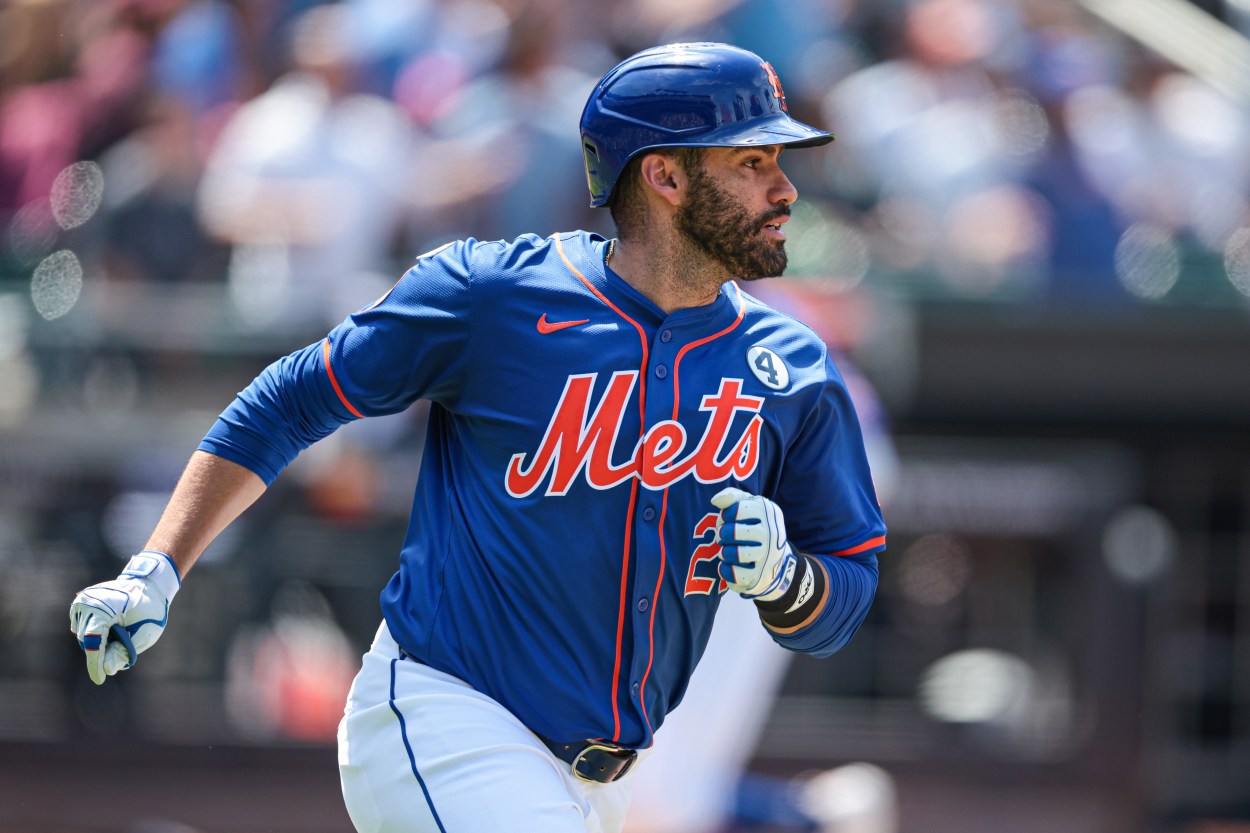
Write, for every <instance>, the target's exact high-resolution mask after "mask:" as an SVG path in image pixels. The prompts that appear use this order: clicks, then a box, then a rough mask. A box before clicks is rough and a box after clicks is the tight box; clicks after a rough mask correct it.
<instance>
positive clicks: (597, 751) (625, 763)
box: [573, 743, 638, 784]
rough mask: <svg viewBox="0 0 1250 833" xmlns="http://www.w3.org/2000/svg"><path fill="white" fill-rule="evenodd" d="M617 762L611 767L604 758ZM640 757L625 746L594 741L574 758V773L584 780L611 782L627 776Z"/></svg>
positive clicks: (602, 782)
mask: <svg viewBox="0 0 1250 833" xmlns="http://www.w3.org/2000/svg"><path fill="white" fill-rule="evenodd" d="M605 757H606V758H610V759H612V760H613V761H615V762H617V763H616V766H615V767H613V768H609V766H607V765H605V764H607V762H606V761H605V760H604V758H605ZM592 759H593V760H592ZM637 759H638V753H637V752H636V751H634V750H633V749H628V748H626V747H624V746H617V745H616V744H608V743H592V744H589V745H588V746H587V747H586V748H585V749H583V750H582V751H581V752H579V753H578V755H577V757H576V758H574V759H573V775H574V777H576V778H579V779H581V780H582V781H590V782H593V783H597V784H611V783H612V782H613V781H617V780H619V779H621V778H623V777H624V776H625V773H627V772H629V770H630V768H631V767H633V765H634V761H636V760H637Z"/></svg>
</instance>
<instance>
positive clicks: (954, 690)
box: [920, 648, 1034, 723]
mask: <svg viewBox="0 0 1250 833" xmlns="http://www.w3.org/2000/svg"><path fill="white" fill-rule="evenodd" d="M1033 678H1034V673H1033V669H1032V668H1031V667H1030V666H1029V664H1028V663H1027V662H1025V661H1024V660H1022V659H1020V658H1019V657H1017V656H1015V655H1014V654H1009V653H1007V652H1005V651H997V650H992V649H988V648H972V649H968V650H963V651H956V652H955V653H953V654H948V655H947V656H945V657H942V658H941V659H939V660H938V661H937V662H935V663H933V665H931V666H929V668H928V670H926V671H925V673H924V676H923V677H922V679H921V682H920V699H921V702H922V704H923V705H924V708H925V711H926V712H928V713H929V714H930V715H932V716H933V717H935V718H937V719H938V720H941V721H944V722H947V723H988V722H992V721H996V720H1001V719H1003V718H1005V717H1006V716H1007V715H1008V714H1009V713H1010V711H1011V710H1012V708H1013V707H1014V706H1016V705H1023V703H1024V702H1025V701H1026V699H1027V696H1028V694H1029V692H1030V690H1031V689H1032V687H1033Z"/></svg>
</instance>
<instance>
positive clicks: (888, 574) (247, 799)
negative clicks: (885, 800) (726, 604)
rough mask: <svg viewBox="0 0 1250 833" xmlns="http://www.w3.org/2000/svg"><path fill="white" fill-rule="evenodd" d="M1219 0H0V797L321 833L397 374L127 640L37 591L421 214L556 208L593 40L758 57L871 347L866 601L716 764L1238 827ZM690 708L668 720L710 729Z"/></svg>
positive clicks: (106, 566) (56, 583) (404, 469)
mask: <svg viewBox="0 0 1250 833" xmlns="http://www.w3.org/2000/svg"><path fill="white" fill-rule="evenodd" d="M1248 33H1250V4H1248V3H1247V2H1246V0H1207V1H1206V2H1202V3H1199V4H1191V3H1185V2H1181V0H1082V2H1076V1H1075V0H888V2H887V1H886V0H877V2H868V0H740V2H735V0H691V1H690V2H684V3H680V4H674V3H669V2H666V0H613V2H600V3H593V4H592V3H576V2H571V0H570V1H566V0H411V2H403V3H401V2H389V0H344V2H341V3H335V4H320V3H315V2H312V1H311V0H235V1H234V2H226V0H96V2H88V1H87V0H10V1H9V2H8V3H6V4H5V5H4V6H3V7H0V658H2V659H0V830H3V831H6V833H9V832H10V831H12V832H13V833H16V831H29V832H30V833H36V832H37V831H113V830H117V831H135V833H138V831H145V833H155V832H156V831H171V833H172V832H173V831H194V830H201V831H205V832H206V833H211V832H213V831H221V832H222V833H229V832H232V831H240V832H242V831H261V830H266V831H307V833H320V831H327V833H328V831H343V830H348V829H349V825H348V823H347V821H346V817H345V814H344V813H343V811H342V809H341V804H340V799H339V794H338V787H337V773H336V771H335V765H334V752H333V746H332V737H333V729H334V725H335V723H336V721H337V719H338V716H339V713H340V709H341V705H342V696H343V692H344V691H345V689H346V686H347V684H348V682H349V681H350V678H351V675H352V674H353V673H354V671H355V667H356V662H357V656H358V654H359V653H360V652H361V651H362V650H363V649H364V648H365V647H366V645H367V642H368V639H369V637H370V636H371V634H372V631H373V629H374V628H375V626H376V623H377V608H376V593H377V590H378V589H379V588H380V587H381V585H382V583H383V582H384V581H385V579H386V578H387V577H388V576H389V575H390V573H391V572H392V570H393V568H394V553H395V550H396V546H397V544H398V542H399V541H400V539H401V536H402V533H403V525H404V523H405V519H406V514H407V500H408V495H409V494H410V489H411V483H412V480H413V478H414V477H415V470H416V465H417V462H418V460H419V456H420V447H421V445H420V443H421V435H422V426H423V423H422V417H423V414H422V412H421V411H420V410H419V409H418V410H416V411H414V412H411V413H409V414H405V415H402V416H400V417H395V418H389V419H386V420H378V421H375V422H370V423H366V424H360V425H354V426H350V427H349V428H348V429H345V430H344V431H342V432H340V433H339V434H337V435H335V436H334V437H333V438H332V439H330V440H328V441H326V442H324V443H322V444H320V445H319V446H317V447H316V448H314V449H313V450H311V451H310V452H309V453H307V454H306V455H304V456H303V457H302V458H301V459H300V460H299V461H297V463H296V464H295V465H294V466H293V467H292V468H291V470H290V471H289V472H288V473H287V474H286V475H284V477H283V478H282V479H280V480H279V482H278V484H277V485H276V486H275V487H274V488H273V489H272V490H271V491H270V493H269V494H268V495H267V496H266V497H265V498H264V499H263V500H262V501H261V503H260V504H258V505H257V507H256V508H255V509H254V510H253V511H252V512H251V513H250V514H249V515H248V516H246V517H245V519H244V520H243V521H241V522H240V523H239V524H238V525H237V526H236V527H235V528H233V529H232V530H231V531H230V532H229V533H228V534H227V535H225V536H224V537H223V538H222V539H221V540H219V541H218V542H217V543H216V544H215V545H214V546H213V548H212V549H211V550H210V551H209V553H208V554H207V555H206V556H205V558H204V559H203V560H202V561H201V563H200V566H199V567H197V569H196V572H195V576H194V580H193V581H191V582H189V583H188V584H187V586H186V588H185V589H184V590H183V591H182V593H181V594H180V597H179V602H178V605H177V608H176V611H177V612H176V615H175V616H174V617H173V619H172V623H171V626H170V627H169V629H168V630H167V632H166V634H165V636H164V637H163V640H162V642H161V645H160V648H159V650H156V651H154V652H152V653H151V654H148V655H145V657H144V659H143V661H142V662H141V663H140V664H139V666H138V667H137V668H136V669H135V670H134V671H132V672H130V673H128V674H125V675H122V676H121V677H118V678H115V679H113V680H112V681H110V682H109V683H108V684H107V685H105V686H103V687H99V688H97V687H95V686H92V685H91V684H90V682H89V680H88V679H87V676H86V674H85V672H84V670H83V668H82V661H81V656H80V654H79V652H78V649H77V647H76V646H75V644H74V642H73V639H72V638H71V637H70V634H69V633H68V631H67V625H66V610H67V606H68V603H69V600H70V598H71V596H72V594H73V592H74V591H75V590H76V589H78V588H79V587H81V586H84V585H86V584H89V583H91V582H92V581H95V580H99V579H102V578H105V577H108V576H111V575H113V574H115V572H116V570H117V569H118V567H119V566H120V565H121V564H122V563H123V561H124V559H125V558H127V557H128V556H129V554H130V553H132V552H133V551H135V550H136V549H137V548H139V547H141V546H142V544H143V541H144V538H145V537H146V534H147V532H148V531H149V530H150V528H151V525H152V523H153V522H154V520H155V517H156V515H157V513H158V512H159V511H160V508H161V506H162V505H163V501H164V498H165V496H166V495H167V493H168V491H169V489H170V488H171V486H172V483H173V481H174V479H175V478H176V476H177V474H178V472H179V471H180V469H181V467H182V465H183V463H184V462H185V459H186V457H187V455H188V454H189V452H190V450H191V449H192V448H193V447H194V444H195V443H196V442H197V441H198V439H199V438H200V437H201V436H202V434H203V433H204V431H205V430H206V429H207V428H208V426H209V425H210V424H211V421H212V419H213V417H214V416H215V414H216V413H217V411H218V410H219V409H220V408H221V407H222V406H224V405H225V404H226V403H227V402H228V401H229V398H230V397H231V396H232V395H233V393H234V392H235V391H236V390H238V389H239V388H241V387H242V386H243V385H244V384H246V383H247V381H248V380H250V378H251V377H252V375H254V373H255V372H257V371H258V370H259V369H260V368H261V367H263V366H264V365H265V364H267V363H268V362H269V361H270V360H272V359H273V358H276V357H277V356H279V355H282V354H285V353H286V352H288V351H289V350H290V349H293V348H295V347H298V346H302V345H303V344H305V343H308V342H310V341H312V340H314V339H315V338H317V337H318V336H319V335H320V334H321V333H322V332H323V331H324V330H325V328H326V327H328V326H329V325H330V324H332V323H333V322H334V321H336V320H338V318H339V317H341V316H342V315H343V314H344V313H346V312H349V311H351V310H352V309H354V308H356V307H359V306H362V305H364V304H366V303H368V302H369V301H371V300H372V299H373V298H374V297H376V296H377V295H378V294H379V293H380V292H381V291H383V290H384V289H385V287H387V286H389V284H390V283H391V282H393V280H394V279H395V278H396V277H397V276H398V275H399V274H400V273H401V272H402V270H403V269H404V268H406V264H408V263H409V262H410V261H411V259H412V257H413V256H414V255H415V254H417V253H419V252H422V251H425V250H427V249H430V248H433V247H434V246H436V245H439V244H440V243H442V242H445V241H447V240H450V239H454V238H458V237H462V236H469V235H472V236H475V237H478V238H483V239H494V238H508V237H511V236H514V235H516V234H518V233H521V232H524V231H536V232H540V233H548V232H551V231H556V230H563V229H569V228H573V227H579V226H580V227H585V228H590V229H592V230H601V231H608V230H609V225H608V218H607V216H606V214H604V213H602V212H593V211H591V210H590V209H588V208H585V207H584V206H585V203H586V196H585V192H584V181H583V174H582V172H581V162H580V156H579V148H578V140H577V136H576V123H577V117H578V114H579V111H580V107H581V104H582V102H583V101H584V99H585V95H586V93H587V92H588V91H589V89H590V87H591V86H592V85H593V82H594V80H595V79H596V78H597V77H598V75H599V74H600V73H601V71H602V70H603V69H604V68H605V67H607V66H610V65H612V64H613V63H615V61H616V60H617V59H619V58H620V57H623V56H624V55H627V54H629V53H631V52H633V51H635V50H637V49H639V48H642V47H645V46H648V45H651V44H654V43H657V42H666V41H673V40H692V39H714V40H725V41H730V42H733V43H736V44H739V45H741V46H744V47H747V48H750V49H753V50H755V51H757V52H759V53H761V54H762V55H764V56H766V57H768V58H769V59H770V60H771V61H772V63H773V64H774V65H775V66H776V68H777V70H778V72H779V74H780V76H781V78H782V80H783V81H784V83H785V85H786V92H787V94H788V101H789V105H790V109H791V112H792V113H793V114H794V115H795V116H796V117H798V118H800V119H803V120H806V121H809V122H811V123H814V124H818V125H821V126H824V127H828V128H829V129H832V130H833V131H834V132H835V133H837V135H838V141H837V142H836V143H835V144H834V145H832V146H830V147H829V148H828V149H825V150H822V151H821V152H819V153H804V154H799V153H796V154H794V155H792V156H791V155H787V157H786V160H785V161H786V164H787V166H788V170H789V172H790V173H791V175H792V178H793V179H794V180H795V182H796V184H797V185H798V187H799V190H800V195H801V199H800V202H799V204H798V206H797V207H796V211H795V214H794V218H793V221H792V222H791V224H790V225H789V226H788V227H787V231H788V232H789V235H790V239H791V245H790V250H791V253H792V266H791V270H790V273H789V275H788V276H787V277H786V278H785V279H783V280H781V281H776V282H772V283H771V284H770V285H769V286H767V287H765V288H762V289H761V292H760V294H762V295H767V298H768V300H769V301H771V302H772V303H774V304H776V305H778V306H782V307H783V308H786V309H789V310H792V311H794V312H795V313H796V314H797V315H799V316H800V317H802V318H804V319H805V320H807V321H808V322H809V323H811V324H812V325H813V326H815V327H816V328H817V329H818V330H819V331H820V332H821V333H822V334H823V335H824V336H825V337H826V338H827V339H828V340H829V341H830V343H831V344H832V345H833V346H834V347H836V348H837V349H839V350H841V351H843V352H844V353H845V354H846V355H847V356H848V358H849V359H850V360H852V361H853V362H854V363H855V364H856V365H857V366H858V367H859V368H860V370H861V371H862V372H863V374H864V375H865V377H866V378H867V379H868V380H869V381H870V382H871V383H872V385H873V386H874V387H875V388H876V390H877V392H878V394H879V396H880V399H881V402H882V405H883V410H882V412H881V413H874V414H866V415H865V418H866V419H873V420H879V421H882V424H884V425H886V426H887V427H888V430H889V431H890V433H891V434H892V435H893V437H894V440H895V444H896V447H897V451H898V461H897V468H896V470H895V471H892V472H883V473H880V474H881V476H889V477H891V478H892V480H893V484H894V485H893V489H892V498H891V503H890V506H888V507H887V519H888V521H889V524H890V527H891V547H890V551H889V552H888V554H887V555H886V556H885V557H884V558H883V561H882V586H881V591H880V597H879V601H878V603H877V605H876V607H875V609H874V610H873V612H872V615H871V617H870V619H869V621H868V623H867V624H866V625H865V627H864V629H863V630H862V631H861V633H860V634H859V635H858V636H857V637H856V639H855V640H854V641H853V643H852V645H851V646H850V647H849V648H847V649H846V650H845V651H844V652H842V653H841V654H840V655H838V656H837V657H835V658H833V659H832V660H828V661H823V662H818V661H807V659H806V658H802V657H800V658H798V660H796V661H795V663H794V664H793V665H792V666H791V668H790V670H789V673H788V676H787V678H786V680H785V684H784V686H783V690H782V693H781V696H780V697H779V698H778V700H777V701H776V703H775V705H774V707H773V711H772V714H771V716H770V720H769V725H768V729H767V731H766V732H765V733H764V737H763V739H762V741H761V743H760V745H759V747H758V749H756V750H754V752H753V756H752V759H751V768H752V769H753V770H754V771H756V772H759V773H768V774H773V775H778V776H781V777H790V776H797V775H801V774H803V773H806V772H811V771H814V770H820V769H824V768H827V767H831V766H835V765H837V764H839V763H841V762H845V761H867V762H871V763H874V764H876V765H878V766H880V767H882V768H883V769H884V770H886V771H887V772H889V773H890V774H891V775H892V776H893V778H894V779H895V783H896V785H897V790H898V797H899V814H900V815H899V819H900V823H899V829H900V830H901V831H903V833H913V832H916V833H919V832H920V831H923V832H924V833H945V831H961V833H979V831H985V833H1032V831H1037V832H1038V833H1054V831H1060V830H1062V831H1064V833H1085V832H1086V831H1088V833H1164V831H1177V832H1178V833H1217V831H1218V833H1231V832H1232V831H1245V830H1247V829H1250V432H1248V431H1247V426H1248V425H1250V326H1248V321H1247V303H1248V301H1250V114H1248V112H1247V105H1248V104H1250V57H1248V56H1250V46H1248V45H1247V43H1248V42H1247V40H1246V35H1247V34H1248ZM709 730H715V727H709Z"/></svg>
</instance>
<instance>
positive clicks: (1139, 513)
mask: <svg viewBox="0 0 1250 833" xmlns="http://www.w3.org/2000/svg"><path fill="white" fill-rule="evenodd" d="M1177 546H1178V541H1177V535H1176V530H1175V529H1174V528H1173V527H1172V524H1171V522H1169V521H1168V519H1167V518H1165V517H1164V516H1163V515H1161V514H1160V513H1159V512H1157V511H1155V510H1154V509H1151V508H1149V507H1147V506H1130V507H1127V508H1125V509H1122V510H1121V511H1119V512H1118V513H1116V515H1115V516H1114V517H1113V518H1111V520H1110V521H1108V522H1107V526H1106V528H1105V529H1104V530H1103V534H1102V557H1103V559H1104V560H1105V561H1106V562H1107V567H1108V568H1110V570H1111V572H1112V573H1113V574H1114V575H1115V576H1116V578H1118V579H1120V580H1121V581H1123V582H1125V583H1126V584H1145V583H1147V582H1150V581H1152V580H1154V579H1156V578H1158V577H1159V576H1160V575H1161V574H1162V573H1163V571H1164V570H1166V569H1167V568H1168V566H1169V565H1170V564H1171V563H1172V561H1173V560H1174V559H1175V557H1176V550H1177Z"/></svg>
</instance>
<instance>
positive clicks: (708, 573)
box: [686, 512, 729, 596]
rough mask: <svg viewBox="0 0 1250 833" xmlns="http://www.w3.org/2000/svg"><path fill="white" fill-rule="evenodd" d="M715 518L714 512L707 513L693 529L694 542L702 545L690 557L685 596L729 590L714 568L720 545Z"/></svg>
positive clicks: (707, 594) (726, 583) (708, 594)
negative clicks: (717, 538)
mask: <svg viewBox="0 0 1250 833" xmlns="http://www.w3.org/2000/svg"><path fill="white" fill-rule="evenodd" d="M716 518H717V515H716V513H715V512H709V513H708V514H706V515H704V516H703V519H702V520H701V521H699V523H698V525H697V526H695V528H694V538H695V540H700V539H703V543H702V544H699V546H697V547H695V550H694V555H692V556H691V557H690V571H689V572H688V573H686V595H687V596H693V595H695V594H700V593H701V594H703V595H706V596H710V595H711V594H712V592H713V589H715V592H716V593H724V592H725V591H726V590H728V589H729V583H728V582H727V581H725V580H724V579H723V578H721V577H720V572H719V571H718V570H717V568H716V562H717V561H719V560H720V544H718V543H716Z"/></svg>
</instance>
